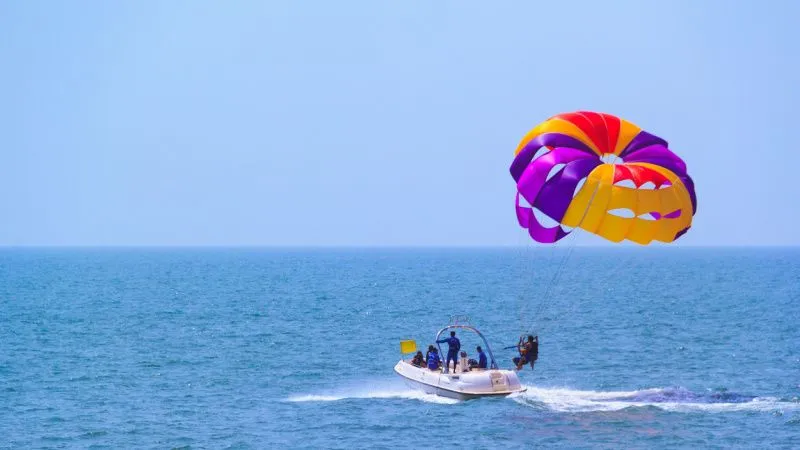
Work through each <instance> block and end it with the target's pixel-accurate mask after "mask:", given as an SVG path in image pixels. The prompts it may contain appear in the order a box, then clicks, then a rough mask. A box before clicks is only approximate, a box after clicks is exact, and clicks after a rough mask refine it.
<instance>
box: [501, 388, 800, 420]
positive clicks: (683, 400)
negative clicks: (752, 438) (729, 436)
mask: <svg viewBox="0 0 800 450" xmlns="http://www.w3.org/2000/svg"><path fill="white" fill-rule="evenodd" d="M511 398H512V399H513V400H514V401H516V402H518V403H521V404H524V405H527V406H531V407H533V408H540V409H545V410H550V411H555V412H594V411H619V410H622V409H626V408H632V407H655V408H659V409H662V410H664V411H672V412H713V413H718V412H734V411H786V410H799V409H800V404H798V403H794V402H787V401H781V400H779V399H777V398H774V397H745V396H737V395H735V394H729V395H718V394H714V393H710V394H696V393H692V392H690V391H687V390H684V389H681V388H652V389H644V390H639V391H581V390H574V389H569V388H543V387H535V386H527V391H526V392H523V393H520V394H515V395H513V396H511Z"/></svg>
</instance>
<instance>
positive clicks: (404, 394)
mask: <svg viewBox="0 0 800 450" xmlns="http://www.w3.org/2000/svg"><path fill="white" fill-rule="evenodd" d="M348 399H407V400H419V401H422V402H426V403H438V404H454V403H458V402H459V401H458V400H455V399H450V398H446V397H439V396H438V395H432V394H426V393H424V392H421V391H415V390H412V389H397V390H383V389H374V390H371V389H365V390H352V391H344V392H337V393H328V394H304V395H293V396H290V397H289V398H287V399H286V401H289V402H335V401H339V400H348Z"/></svg>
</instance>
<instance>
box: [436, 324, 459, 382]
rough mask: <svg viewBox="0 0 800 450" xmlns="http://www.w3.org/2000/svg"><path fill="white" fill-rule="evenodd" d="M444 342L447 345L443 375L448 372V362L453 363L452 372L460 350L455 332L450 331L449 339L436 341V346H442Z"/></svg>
mask: <svg viewBox="0 0 800 450" xmlns="http://www.w3.org/2000/svg"><path fill="white" fill-rule="evenodd" d="M445 342H446V343H447V362H446V363H445V366H444V373H447V372H448V371H449V370H450V360H452V361H453V370H455V367H456V364H458V351H459V350H461V341H459V340H458V338H457V337H456V332H455V331H451V332H450V337H449V338H445V339H439V340H438V341H436V343H437V344H444V343H445Z"/></svg>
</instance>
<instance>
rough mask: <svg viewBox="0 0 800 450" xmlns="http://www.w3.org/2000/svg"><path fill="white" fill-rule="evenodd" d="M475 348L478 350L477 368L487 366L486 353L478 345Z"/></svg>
mask: <svg viewBox="0 0 800 450" xmlns="http://www.w3.org/2000/svg"><path fill="white" fill-rule="evenodd" d="M477 350H478V368H479V369H485V368H486V366H487V363H486V353H483V349H482V348H481V346H480V345H479V346H478V348H477Z"/></svg>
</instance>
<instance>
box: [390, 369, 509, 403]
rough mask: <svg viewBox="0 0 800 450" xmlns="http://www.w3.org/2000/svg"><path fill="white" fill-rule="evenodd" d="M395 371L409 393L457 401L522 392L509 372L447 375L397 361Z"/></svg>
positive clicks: (495, 371)
mask: <svg viewBox="0 0 800 450" xmlns="http://www.w3.org/2000/svg"><path fill="white" fill-rule="evenodd" d="M394 371H395V372H396V373H397V374H398V375H400V377H401V378H403V381H405V383H406V385H408V386H409V387H410V388H412V389H417V390H422V391H424V392H426V393H428V394H435V395H439V396H442V397H449V398H454V399H458V400H468V399H472V398H478V397H494V396H505V395H509V394H513V393H515V392H524V391H525V388H524V387H523V386H522V384H521V383H520V381H519V377H518V376H517V373H516V372H514V371H511V370H500V369H472V370H470V371H469V372H463V373H449V374H446V373H442V372H441V370H429V369H427V368H424V367H416V366H413V365H411V364H410V363H409V362H408V361H405V360H400V361H399V362H398V363H397V364H396V365H395V366H394Z"/></svg>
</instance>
